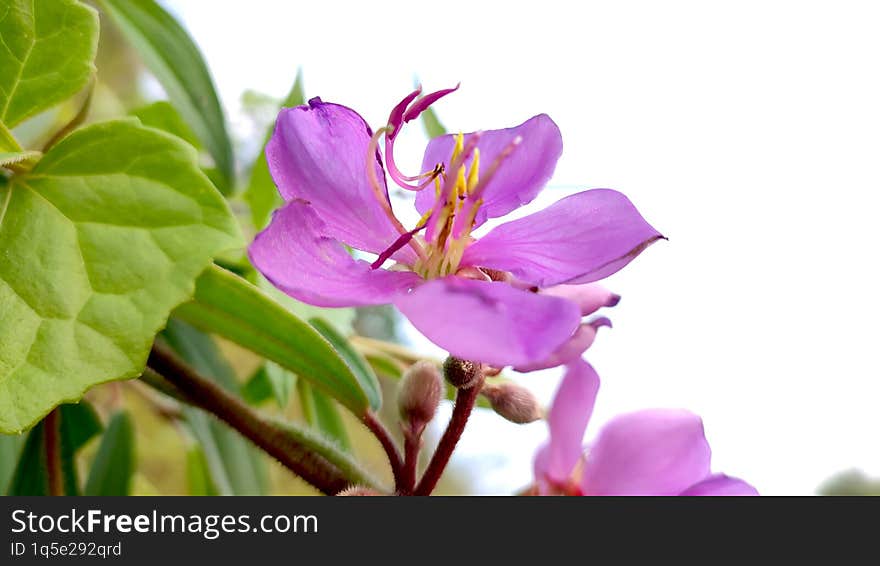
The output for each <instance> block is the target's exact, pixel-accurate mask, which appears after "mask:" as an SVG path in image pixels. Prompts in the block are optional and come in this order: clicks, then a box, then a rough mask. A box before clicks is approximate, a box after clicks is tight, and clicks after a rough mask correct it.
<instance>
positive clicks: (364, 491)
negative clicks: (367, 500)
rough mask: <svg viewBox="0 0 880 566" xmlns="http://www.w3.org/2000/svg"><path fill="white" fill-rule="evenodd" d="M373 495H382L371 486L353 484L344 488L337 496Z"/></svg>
mask: <svg viewBox="0 0 880 566" xmlns="http://www.w3.org/2000/svg"><path fill="white" fill-rule="evenodd" d="M372 495H382V494H381V493H379V492H378V491H376V490H375V489H370V488H369V487H364V486H362V485H353V486H351V487H349V488H348V489H343V490H342V491H340V492H339V493H337V494H336V497H356V496H372Z"/></svg>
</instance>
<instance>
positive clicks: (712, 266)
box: [169, 0, 880, 494]
mask: <svg viewBox="0 0 880 566" xmlns="http://www.w3.org/2000/svg"><path fill="white" fill-rule="evenodd" d="M169 4H170V7H171V8H172V10H173V11H175V12H176V13H177V14H179V15H180V16H181V17H182V18H183V19H184V21H185V24H186V25H187V27H188V28H189V29H190V31H191V32H192V34H193V35H194V37H195V38H196V40H197V42H198V43H199V45H200V46H201V48H202V49H203V51H204V53H205V54H206V56H207V59H208V63H209V65H210V67H211V69H212V72H213V74H214V77H215V80H216V82H217V84H218V87H219V89H220V92H221V96H222V98H223V101H224V104H225V105H226V108H227V112H228V114H229V117H230V120H231V123H232V124H233V128H239V131H240V132H241V131H242V130H241V128H243V127H244V125H243V124H244V120H243V118H242V117H241V114H240V103H239V97H240V94H241V92H242V91H243V90H245V89H255V90H258V91H262V92H266V93H269V94H272V95H275V96H278V97H281V96H283V95H284V94H285V93H286V91H287V89H288V88H289V86H290V84H291V82H292V81H293V78H294V75H295V73H296V71H297V69H298V68H299V67H302V69H303V72H304V76H305V84H306V92H307V94H308V95H309V96H315V95H320V96H321V97H322V98H323V99H324V100H325V101H335V102H340V103H343V104H346V105H349V106H352V107H354V108H356V109H357V110H358V111H360V112H361V113H362V114H363V115H364V116H365V118H366V119H367V120H368V121H369V122H370V123H371V124H372V125H373V126H374V127H375V126H381V125H383V123H384V120H385V119H386V117H387V114H388V111H389V110H390V108H391V106H392V105H393V104H394V103H396V102H397V101H398V100H399V99H400V98H401V97H402V96H403V95H404V94H406V93H407V92H408V91H409V89H410V87H411V86H412V83H413V80H414V77H415V76H416V75H417V76H418V77H419V78H420V79H421V80H422V81H423V83H424V84H425V87H426V89H429V90H431V89H438V88H443V87H446V86H450V85H454V84H455V83H457V82H459V81H461V83H462V87H461V90H460V91H459V92H458V93H456V94H454V95H452V96H450V97H448V98H447V99H444V100H443V101H442V102H440V103H438V104H437V105H436V107H435V108H436V110H437V112H438V113H439V115H440V117H441V119H442V121H443V122H444V123H445V125H446V126H447V127H448V128H450V129H452V130H459V129H461V130H463V131H471V130H475V129H490V128H497V127H506V126H510V125H514V124H517V123H519V122H521V121H523V120H525V119H526V118H528V117H530V116H532V115H534V114H537V113H540V112H547V113H548V114H550V116H551V117H552V118H553V119H554V120H555V121H556V122H557V123H558V124H559V125H560V128H561V129H562V133H563V138H564V143H565V150H564V153H563V156H562V159H561V161H560V163H559V166H558V168H557V172H556V175H555V177H554V179H553V181H552V182H551V185H550V188H549V189H548V191H547V192H546V193H545V194H544V195H543V197H542V201H541V202H542V204H543V203H547V202H553V201H555V200H557V199H558V198H560V197H562V196H563V195H565V194H567V193H568V192H571V191H572V190H575V189H583V188H591V187H610V188H615V189H619V190H621V191H623V192H625V193H626V194H627V195H628V196H629V197H630V198H631V199H632V200H633V202H634V203H635V204H636V205H637V206H638V208H639V209H640V210H641V211H642V213H643V214H644V216H645V217H646V218H647V219H648V220H649V221H650V222H651V223H652V224H653V225H654V226H656V227H657V228H658V229H659V230H661V231H662V232H663V233H664V234H666V235H667V236H668V237H669V241H668V242H661V243H659V244H656V245H655V246H653V247H652V248H650V249H649V250H648V251H647V252H645V253H644V254H643V255H642V256H641V257H640V258H638V259H637V260H636V261H635V262H634V263H632V264H631V265H630V266H629V267H628V268H626V269H625V270H624V271H623V272H621V273H619V274H617V275H615V276H613V277H612V278H611V279H609V280H608V281H607V284H608V285H609V286H610V287H612V288H613V289H614V290H615V291H617V292H619V293H620V294H621V295H623V301H622V302H621V303H620V305H619V306H618V307H617V308H616V309H614V310H613V311H611V312H610V313H609V315H610V316H611V317H612V319H613V321H614V324H615V327H614V329H613V330H611V331H609V332H607V333H605V332H604V331H603V334H602V335H601V336H600V338H599V340H598V341H597V343H596V344H595V345H594V347H593V349H592V350H591V351H590V352H589V356H588V359H589V360H590V361H591V362H592V363H593V364H594V365H595V366H596V368H597V369H598V370H599V372H600V374H601V375H602V377H603V385H602V391H601V392H600V397H599V401H598V405H597V410H596V414H595V416H594V419H593V423H592V424H591V426H590V429H589V431H588V433H587V437H588V439H589V438H590V437H591V436H593V435H594V434H595V432H596V431H597V430H598V428H599V426H600V425H601V423H602V422H603V421H605V420H607V419H608V418H610V417H611V416H612V415H614V414H616V413H618V412H621V411H627V410H634V409H639V408H645V407H684V408H689V409H691V410H693V411H695V412H697V413H699V414H701V415H702V416H703V418H704V421H705V425H706V431H707V435H708V437H709V441H710V443H711V444H712V446H713V450H714V463H715V468H716V469H717V470H723V471H725V472H727V473H729V474H734V475H739V476H741V477H743V478H746V479H747V480H749V481H751V482H752V483H754V484H755V485H756V486H757V487H758V488H759V490H761V492H762V493H765V494H806V493H812V492H813V491H814V490H815V488H816V487H817V486H818V485H819V484H820V483H821V482H822V481H823V480H824V479H825V478H826V477H827V476H829V475H830V474H832V473H834V472H836V471H839V470H841V469H845V468H849V467H853V466H856V467H861V468H863V469H865V470H866V471H868V472H870V473H875V474H880V442H878V440H880V411H878V410H877V407H878V402H880V386H878V378H880V371H878V366H880V362H878V358H880V354H878V329H877V321H878V315H880V299H878V291H877V290H878V289H880V277H878V274H877V263H878V253H877V243H878V236H877V228H876V226H877V214H878V208H877V204H878V192H880V159H878V158H880V80H878V76H880V75H878V69H880V66H878V63H880V60H878V59H880V33H878V26H880V18H878V16H880V5H878V4H877V3H875V2H847V1H835V2H831V1H828V2H809V1H797V2H782V1H761V2H748V1H740V2H708V1H699V2H697V1H695V2H678V1H676V2H669V1H667V2H626V1H618V2H570V1H566V2H556V1H549V0H542V1H540V2H512V1H507V2H497V3H495V2H485V1H483V2H476V1H473V0H471V1H467V2H459V1H446V2H385V3H383V2H378V1H371V2H351V3H347V2H330V1H327V2H311V3H303V2H282V1H281V0H276V1H257V0H248V1H247V2H233V1H211V2H207V1H204V0H188V1H186V0H177V1H176V2H169ZM258 135H259V136H261V135H262V134H258ZM423 144H424V137H423V135H422V134H421V131H420V128H419V127H418V126H416V127H414V128H410V130H409V132H408V133H407V134H406V135H405V137H404V138H402V139H401V141H400V142H398V147H399V148H400V152H401V154H400V155H401V157H402V158H401V161H402V165H403V166H404V170H405V171H414V170H415V168H416V167H417V166H418V164H419V162H420V155H421V149H422V147H423ZM556 377H557V374H555V373H552V372H551V373H549V374H546V375H531V376H528V377H527V378H526V379H525V381H524V382H525V383H528V384H529V385H530V386H534V387H535V389H536V390H537V391H539V392H540V393H541V395H542V398H544V399H547V398H549V396H550V394H551V393H552V390H553V387H554V386H555V383H556ZM499 420H500V419H498V418H497V417H491V418H489V417H487V416H482V417H481V418H479V419H478V423H477V424H478V426H477V427H475V428H474V430H471V431H469V433H468V434H467V435H466V437H465V439H464V443H463V447H462V451H461V455H460V456H461V457H462V460H460V462H461V463H463V464H464V463H466V464H467V465H468V466H472V467H474V468H475V467H477V466H479V468H480V469H479V471H478V472H475V473H478V474H479V475H480V476H481V477H482V480H481V483H480V486H479V489H480V490H482V491H488V492H493V493H495V492H497V493H505V492H509V491H510V490H511V489H515V488H516V487H519V486H521V485H523V484H524V483H526V482H527V481H528V479H529V477H530V454H531V451H532V449H533V447H534V446H535V445H536V444H537V443H539V442H540V441H541V439H542V437H543V435H544V429H543V425H542V424H536V425H530V426H528V427H517V426H515V425H509V424H507V423H499V422H498V421H499Z"/></svg>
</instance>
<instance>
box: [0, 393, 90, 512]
mask: <svg viewBox="0 0 880 566" xmlns="http://www.w3.org/2000/svg"><path fill="white" fill-rule="evenodd" d="M58 410H59V413H60V418H59V424H58V426H59V441H60V444H61V473H62V475H63V479H64V492H65V493H66V494H68V495H79V492H80V490H79V479H78V477H79V476H78V474H77V471H76V454H77V452H78V451H79V450H80V449H81V448H82V447H83V446H85V444H86V443H87V442H88V441H89V440H91V439H92V438H94V437H95V436H96V435H97V434H98V433H100V432H101V429H102V426H101V420H100V419H99V418H98V415H97V413H95V410H94V409H93V408H92V407H91V405H89V404H88V403H80V404H77V405H61V406H60V407H59V409H58ZM3 438H4V439H8V438H15V439H16V440H18V444H19V445H20V444H21V443H22V442H23V439H24V438H25V437H24V435H22V436H19V437H3ZM13 448H14V447H13ZM0 462H2V461H0ZM16 462H17V464H16ZM10 463H11V464H12V465H13V466H15V473H14V475H13V477H12V479H11V481H10V480H9V478H7V482H9V490H8V493H9V494H10V495H48V493H49V477H48V475H47V472H46V469H47V468H46V443H45V425H44V424H43V423H42V422H40V423H38V424H37V425H36V426H35V427H33V428H32V429H31V430H30V432H29V433H28V434H27V441H26V442H24V448H23V449H21V448H19V457H18V458H17V459H12V460H10ZM0 488H5V486H4V482H0Z"/></svg>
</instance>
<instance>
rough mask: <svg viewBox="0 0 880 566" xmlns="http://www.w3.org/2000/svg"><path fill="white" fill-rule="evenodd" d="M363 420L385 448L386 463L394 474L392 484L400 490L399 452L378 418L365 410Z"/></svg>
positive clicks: (401, 476)
mask: <svg viewBox="0 0 880 566" xmlns="http://www.w3.org/2000/svg"><path fill="white" fill-rule="evenodd" d="M363 422H364V425H366V427H367V428H368V429H370V432H372V433H373V436H375V437H376V439H377V440H378V441H379V444H381V445H382V448H383V449H384V450H385V454H386V455H387V456H388V463H389V464H391V473H392V474H394V486H395V488H396V489H397V490H400V486H401V484H402V481H403V460H401V459H400V452H398V451H397V446H395V445H394V440H393V439H392V438H391V434H390V433H389V432H388V429H387V428H385V425H383V424H382V422H381V421H380V420H379V418H378V417H376V415H375V414H373V413H372V412H370V411H367V413H366V414H365V415H364V418H363Z"/></svg>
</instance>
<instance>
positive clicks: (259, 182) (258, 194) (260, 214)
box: [244, 71, 305, 229]
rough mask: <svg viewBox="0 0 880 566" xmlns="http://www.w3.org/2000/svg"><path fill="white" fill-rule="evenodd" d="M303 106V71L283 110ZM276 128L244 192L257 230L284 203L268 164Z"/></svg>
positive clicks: (299, 74) (284, 103)
mask: <svg viewBox="0 0 880 566" xmlns="http://www.w3.org/2000/svg"><path fill="white" fill-rule="evenodd" d="M301 104H305V95H304V94H303V85H302V71H300V72H298V73H297V74H296V80H295V81H294V82H293V87H291V89H290V92H289V93H288V94H287V97H286V98H285V99H284V101H283V102H282V103H281V108H291V107H293V106H299V105H301ZM274 128H275V124H274V122H273V124H272V125H271V126H270V127H269V131H268V132H266V137H265V139H264V140H263V145H262V149H261V150H260V153H259V154H258V155H257V158H256V160H255V161H254V165H253V167H252V168H251V177H250V180H249V181H248V185H247V188H246V189H245V192H244V200H245V201H246V202H247V203H248V204H249V205H250V207H251V220H252V221H253V223H254V227H255V228H257V229H263V228H265V227H266V224H268V222H269V215H270V214H271V213H272V211H273V210H275V209H276V208H278V206H279V205H280V204H281V202H282V200H281V195H279V194H278V189H276V188H275V182H274V181H273V180H272V175H271V174H270V173H269V166H268V164H267V163H266V153H265V152H266V142H268V141H269V137H270V136H271V135H272V130H273V129H274Z"/></svg>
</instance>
